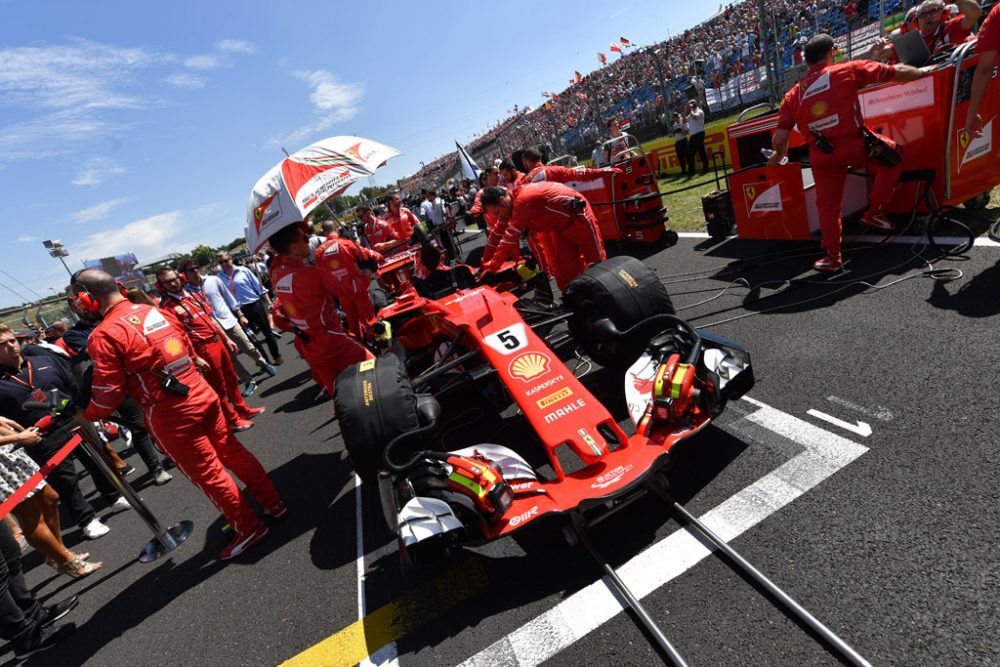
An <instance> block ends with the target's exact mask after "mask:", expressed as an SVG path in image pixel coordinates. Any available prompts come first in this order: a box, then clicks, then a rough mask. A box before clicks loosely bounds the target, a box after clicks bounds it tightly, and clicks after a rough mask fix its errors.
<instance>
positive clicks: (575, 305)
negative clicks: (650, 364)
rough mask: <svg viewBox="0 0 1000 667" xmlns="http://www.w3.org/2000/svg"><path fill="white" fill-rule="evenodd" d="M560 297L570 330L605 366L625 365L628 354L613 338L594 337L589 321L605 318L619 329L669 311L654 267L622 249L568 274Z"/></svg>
mask: <svg viewBox="0 0 1000 667" xmlns="http://www.w3.org/2000/svg"><path fill="white" fill-rule="evenodd" d="M563 302H564V303H565V305H566V307H567V309H568V310H569V311H570V312H571V313H572V316H571V317H570V319H569V322H568V324H569V332H570V334H571V335H572V336H573V338H574V339H575V340H576V341H577V342H578V343H579V344H580V346H581V347H582V348H583V350H584V352H586V353H587V355H588V356H590V358H591V359H593V360H594V361H596V362H597V363H599V364H600V365H602V366H606V367H611V368H617V367H622V366H626V365H628V364H630V363H632V362H633V361H634V359H630V358H628V357H629V356H630V354H631V353H630V352H629V350H628V349H626V348H624V347H622V346H620V345H619V344H618V343H617V342H615V341H610V342H609V341H598V340H595V338H594V336H593V335H592V334H591V329H590V323H591V322H594V321H596V320H599V319H602V318H608V319H610V320H611V321H612V322H613V323H614V325H615V327H617V328H618V330H619V331H625V330H626V329H629V328H631V327H632V326H633V325H635V324H638V323H639V322H642V321H643V320H645V319H647V318H649V317H652V316H653V315H660V314H663V313H666V314H669V315H673V314H674V304H673V302H672V301H671V300H670V295H669V294H668V293H667V288H666V287H664V286H663V283H661V282H660V279H659V278H658V277H657V275H656V273H654V272H653V270H652V269H651V268H649V267H648V266H647V265H646V264H644V263H643V262H641V261H639V260H638V259H636V258H634V257H628V256H624V255H623V256H620V257H612V258H611V259H609V260H607V261H604V262H601V263H600V264H595V265H594V266H592V267H590V268H589V269H587V270H586V271H584V272H583V273H582V274H580V275H579V276H577V277H576V278H574V279H573V281H572V282H571V283H570V284H569V286H567V288H566V292H565V294H564V295H563Z"/></svg>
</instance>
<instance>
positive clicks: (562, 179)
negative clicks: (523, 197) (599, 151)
mask: <svg viewBox="0 0 1000 667" xmlns="http://www.w3.org/2000/svg"><path fill="white" fill-rule="evenodd" d="M609 173H619V174H620V173H622V172H621V170H620V169H618V168H617V167H616V168H614V169H588V168H587V167H579V168H577V169H571V168H570V167H560V166H558V165H552V164H540V165H538V166H537V167H535V168H534V169H532V170H531V171H529V172H528V173H527V174H524V175H523V176H521V180H520V181H518V183H519V184H520V185H524V184H526V183H541V182H542V181H553V182H556V183H572V182H574V181H593V180H596V179H598V178H602V177H603V176H605V175H606V174H609Z"/></svg>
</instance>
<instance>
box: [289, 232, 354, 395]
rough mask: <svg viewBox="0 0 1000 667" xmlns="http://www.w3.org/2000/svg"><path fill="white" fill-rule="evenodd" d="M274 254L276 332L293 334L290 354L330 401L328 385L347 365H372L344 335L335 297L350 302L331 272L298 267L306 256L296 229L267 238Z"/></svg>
mask: <svg viewBox="0 0 1000 667" xmlns="http://www.w3.org/2000/svg"><path fill="white" fill-rule="evenodd" d="M270 243H271V248H272V249H273V250H274V252H276V253H277V254H278V256H277V257H275V258H274V260H273V261H272V262H271V285H272V286H273V287H274V293H275V295H276V296H277V297H278V299H279V301H280V303H279V304H277V305H276V306H275V314H276V315H277V316H278V317H276V322H277V324H278V326H279V327H281V328H284V329H286V330H288V331H292V332H294V333H295V336H296V340H295V349H296V350H298V352H299V354H301V355H302V357H303V358H304V359H305V360H306V363H308V364H309V366H310V368H311V369H312V371H313V377H314V378H315V379H316V380H318V381H319V383H320V384H321V385H322V386H323V388H324V389H326V391H327V393H328V394H329V395H330V396H333V383H334V382H335V381H336V379H337V376H338V375H339V374H340V372H341V371H342V370H344V369H345V368H347V367H348V366H350V365H351V364H355V363H358V362H360V361H364V360H365V359H373V358H374V357H373V356H372V354H371V352H369V351H368V350H367V348H365V347H364V346H363V345H362V344H361V343H359V342H358V341H357V340H356V339H354V338H352V337H351V336H349V335H348V334H347V333H345V332H344V329H343V325H342V324H341V322H340V315H339V314H338V313H337V309H336V308H335V307H334V305H333V299H334V297H336V298H338V299H344V298H346V297H350V296H352V294H351V293H350V292H348V291H347V290H346V289H345V288H344V287H343V286H342V285H341V283H340V282H339V281H338V280H337V279H336V278H335V277H334V275H333V274H332V273H330V271H328V270H326V269H321V268H318V267H315V266H308V265H306V264H303V260H304V259H305V258H306V257H309V256H310V252H311V251H310V250H309V242H308V240H307V238H306V234H305V229H304V228H303V225H301V224H292V225H288V226H287V227H283V228H282V229H279V230H278V231H277V232H276V233H275V234H274V235H272V236H271V238H270Z"/></svg>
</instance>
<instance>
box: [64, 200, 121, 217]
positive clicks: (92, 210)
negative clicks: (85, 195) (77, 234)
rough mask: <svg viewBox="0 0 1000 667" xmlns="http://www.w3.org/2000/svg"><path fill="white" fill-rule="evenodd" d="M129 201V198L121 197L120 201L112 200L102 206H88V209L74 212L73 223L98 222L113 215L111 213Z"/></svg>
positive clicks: (102, 203) (101, 204)
mask: <svg viewBox="0 0 1000 667" xmlns="http://www.w3.org/2000/svg"><path fill="white" fill-rule="evenodd" d="M127 201H128V197H119V198H118V199H111V200H109V201H104V202H101V203H100V204H94V205H93V206H88V207H87V208H82V209H80V210H79V211H74V212H73V213H70V216H69V217H71V218H72V219H73V222H76V223H78V224H79V223H83V222H97V221H98V220H103V219H104V218H106V217H108V216H109V215H111V212H112V211H113V210H115V209H116V208H118V207H119V206H121V205H122V204H124V203H125V202H127Z"/></svg>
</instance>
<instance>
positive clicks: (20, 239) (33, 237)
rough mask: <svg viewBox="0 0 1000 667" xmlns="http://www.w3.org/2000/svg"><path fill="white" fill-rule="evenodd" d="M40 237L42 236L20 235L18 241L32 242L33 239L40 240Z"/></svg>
mask: <svg viewBox="0 0 1000 667" xmlns="http://www.w3.org/2000/svg"><path fill="white" fill-rule="evenodd" d="M39 238H41V237H38V236H18V237H17V242H18V243H30V242H31V241H37V240H39Z"/></svg>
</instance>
